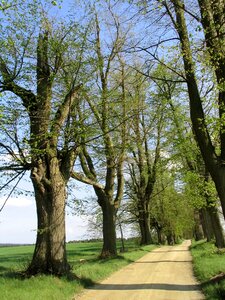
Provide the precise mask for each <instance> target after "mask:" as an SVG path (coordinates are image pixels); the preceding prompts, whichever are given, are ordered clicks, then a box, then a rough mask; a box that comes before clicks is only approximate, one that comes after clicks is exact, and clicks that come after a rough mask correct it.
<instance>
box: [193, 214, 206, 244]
mask: <svg viewBox="0 0 225 300" xmlns="http://www.w3.org/2000/svg"><path fill="white" fill-rule="evenodd" d="M194 220H195V226H194V238H195V240H196V241H199V240H201V239H203V237H204V233H203V228H202V224H201V220H200V214H199V211H197V210H196V211H195V213H194Z"/></svg>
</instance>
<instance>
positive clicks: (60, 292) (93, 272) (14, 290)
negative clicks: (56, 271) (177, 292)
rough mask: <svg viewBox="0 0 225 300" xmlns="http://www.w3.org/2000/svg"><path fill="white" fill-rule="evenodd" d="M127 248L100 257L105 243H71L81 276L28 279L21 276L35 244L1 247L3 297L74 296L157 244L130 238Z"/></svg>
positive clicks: (51, 299)
mask: <svg viewBox="0 0 225 300" xmlns="http://www.w3.org/2000/svg"><path fill="white" fill-rule="evenodd" d="M125 246H126V248H127V249H128V252H126V253H123V254H122V255H119V257H118V258H114V259H105V260H99V259H98V255H99V253H100V250H101V247H102V243H101V242H88V243H86V242H85V243H71V244H68V245H67V254H68V260H69V263H70V264H71V266H72V270H73V272H74V273H75V275H76V276H78V277H79V278H80V280H72V279H71V280H68V279H67V278H57V277H54V276H44V275H40V276H35V277H31V278H29V279H21V278H19V277H18V275H17V273H16V272H18V271H22V270H24V269H25V268H26V266H27V265H28V263H29V261H30V259H31V257H32V253H33V249H34V247H33V246H16V247H0V286H1V287H2V288H1V297H0V298H1V300H45V299H46V300H47V299H48V300H71V299H72V298H73V296H74V294H76V293H79V292H81V290H82V289H83V288H84V287H87V286H90V285H92V284H94V283H96V282H99V281H100V280H102V279H104V278H106V277H108V276H109V275H110V274H112V273H113V272H115V271H117V270H118V269H120V268H121V267H123V266H125V265H127V264H129V263H131V262H133V261H135V260H137V259H138V258H140V257H141V256H143V255H144V254H146V253H148V252H149V251H151V250H152V249H153V248H155V246H153V245H151V246H144V247H139V246H138V245H137V244H136V243H135V242H134V241H127V242H126V245H125Z"/></svg>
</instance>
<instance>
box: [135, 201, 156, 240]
mask: <svg viewBox="0 0 225 300" xmlns="http://www.w3.org/2000/svg"><path fill="white" fill-rule="evenodd" d="M140 205H141V208H139V220H138V221H139V226H140V231H141V242H140V244H141V245H149V244H152V243H153V241H152V236H151V230H150V215H149V211H148V207H144V205H143V203H140Z"/></svg>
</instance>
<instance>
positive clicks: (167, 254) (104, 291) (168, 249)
mask: <svg viewBox="0 0 225 300" xmlns="http://www.w3.org/2000/svg"><path fill="white" fill-rule="evenodd" d="M190 244H191V242H190V241H184V242H183V243H182V244H181V245H176V246H162V247H160V248H157V249H155V250H153V251H151V252H149V253H148V254H146V255H145V256H143V257H142V258H141V259H139V260H137V261H136V262H134V263H132V264H130V265H128V266H126V267H124V268H122V269H120V270H119V271H118V272H115V273H114V274H112V275H111V276H110V277H109V278H107V279H106V280H104V281H102V282H101V283H100V284H97V285H95V286H92V287H91V288H88V289H86V290H85V291H84V292H83V293H82V294H80V295H77V296H75V298H74V300H150V299H151V300H177V299H179V300H203V299H205V298H204V296H203V294H202V292H201V289H200V285H199V283H198V282H197V280H196V279H195V277H194V275H193V270H192V257H191V254H190V251H189V246H190Z"/></svg>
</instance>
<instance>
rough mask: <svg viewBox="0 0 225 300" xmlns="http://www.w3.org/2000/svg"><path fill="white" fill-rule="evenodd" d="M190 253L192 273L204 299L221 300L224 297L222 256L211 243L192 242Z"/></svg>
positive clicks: (224, 285) (224, 262)
mask: <svg viewBox="0 0 225 300" xmlns="http://www.w3.org/2000/svg"><path fill="white" fill-rule="evenodd" d="M191 253H192V256H193V263H194V273H195V275H196V277H197V278H198V280H199V281H200V282H201V285H202V289H203V292H204V294H205V296H206V299H207V300H223V299H224V297H225V277H224V276H223V274H224V273H225V260H224V254H222V255H221V253H220V252H218V249H217V248H216V247H215V245H214V244H213V243H206V242H205V241H199V242H194V243H193V245H192V247H191ZM218 275H219V276H218ZM220 275H222V276H221V278H220Z"/></svg>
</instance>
